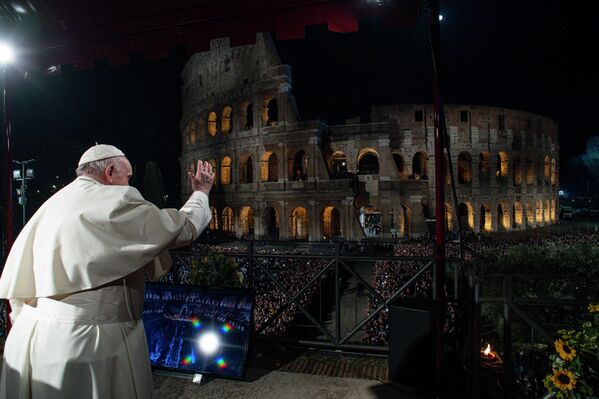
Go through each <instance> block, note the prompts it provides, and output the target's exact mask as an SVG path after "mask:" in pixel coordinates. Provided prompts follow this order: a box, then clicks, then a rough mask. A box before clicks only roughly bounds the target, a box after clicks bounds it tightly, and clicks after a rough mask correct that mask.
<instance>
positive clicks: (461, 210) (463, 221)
mask: <svg viewBox="0 0 599 399" xmlns="http://www.w3.org/2000/svg"><path fill="white" fill-rule="evenodd" d="M458 217H459V218H460V225H461V226H462V229H464V230H466V231H472V230H474V209H473V208H472V204H471V203H469V202H466V203H464V202H462V203H461V204H460V205H459V206H458Z"/></svg>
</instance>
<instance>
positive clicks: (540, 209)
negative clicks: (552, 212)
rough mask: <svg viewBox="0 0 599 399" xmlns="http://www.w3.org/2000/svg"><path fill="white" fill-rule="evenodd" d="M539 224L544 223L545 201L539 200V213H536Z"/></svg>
mask: <svg viewBox="0 0 599 399" xmlns="http://www.w3.org/2000/svg"><path fill="white" fill-rule="evenodd" d="M536 220H537V223H543V201H541V200H537V212H536Z"/></svg>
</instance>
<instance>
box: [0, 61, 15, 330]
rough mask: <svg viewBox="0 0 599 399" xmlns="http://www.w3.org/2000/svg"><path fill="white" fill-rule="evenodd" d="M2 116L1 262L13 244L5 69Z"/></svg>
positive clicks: (8, 321)
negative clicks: (2, 212) (2, 202)
mask: <svg viewBox="0 0 599 399" xmlns="http://www.w3.org/2000/svg"><path fill="white" fill-rule="evenodd" d="M1 80H2V115H3V117H4V126H3V128H4V135H3V138H2V142H3V144H4V148H3V154H2V155H3V158H4V159H3V162H2V164H3V168H4V175H3V176H2V177H1V178H2V179H3V183H2V188H3V191H4V192H3V193H2V194H4V215H3V216H4V232H3V233H4V236H3V239H4V240H3V242H2V245H3V252H2V255H3V256H2V261H3V263H4V260H5V259H6V257H7V256H8V252H9V251H10V248H11V247H12V243H13V240H14V238H13V210H12V149H11V141H12V140H11V125H10V105H9V104H8V97H7V94H6V92H7V89H6V84H7V71H6V68H2V79H1ZM10 311H11V310H10V303H9V302H8V301H6V332H7V333H8V331H10V327H11V323H10V317H8V315H9V314H10Z"/></svg>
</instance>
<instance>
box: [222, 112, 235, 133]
mask: <svg viewBox="0 0 599 399" xmlns="http://www.w3.org/2000/svg"><path fill="white" fill-rule="evenodd" d="M232 112H233V108H231V107H229V106H228V105H227V106H226V107H225V108H224V109H223V116H222V118H221V131H222V132H223V134H228V133H230V132H231V125H232V122H231V120H232V118H231V116H232V115H231V114H232Z"/></svg>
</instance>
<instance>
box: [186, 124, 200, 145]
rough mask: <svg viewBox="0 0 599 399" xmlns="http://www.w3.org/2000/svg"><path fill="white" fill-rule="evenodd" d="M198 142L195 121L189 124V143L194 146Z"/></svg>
mask: <svg viewBox="0 0 599 399" xmlns="http://www.w3.org/2000/svg"><path fill="white" fill-rule="evenodd" d="M197 140H198V131H197V122H196V120H195V118H194V119H192V120H191V122H190V123H189V136H188V143H189V144H194V143H195V142H196V141H197Z"/></svg>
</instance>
